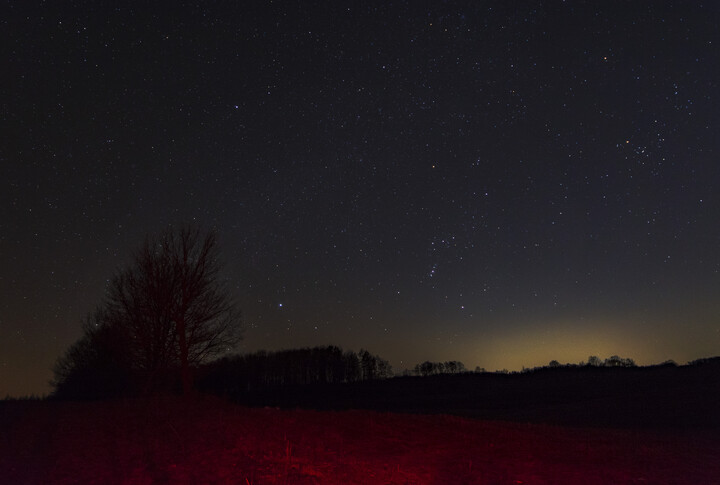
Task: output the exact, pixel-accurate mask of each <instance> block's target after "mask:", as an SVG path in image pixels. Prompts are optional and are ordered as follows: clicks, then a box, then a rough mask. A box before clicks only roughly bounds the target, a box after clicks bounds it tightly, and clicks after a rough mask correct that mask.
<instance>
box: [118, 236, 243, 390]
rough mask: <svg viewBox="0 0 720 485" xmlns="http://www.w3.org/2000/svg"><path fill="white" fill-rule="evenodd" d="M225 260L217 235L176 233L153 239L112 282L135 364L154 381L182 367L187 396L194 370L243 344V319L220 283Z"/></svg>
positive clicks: (119, 321) (183, 383) (148, 241)
mask: <svg viewBox="0 0 720 485" xmlns="http://www.w3.org/2000/svg"><path fill="white" fill-rule="evenodd" d="M218 256H219V251H218V246H217V236H216V234H215V233H214V232H212V231H210V232H208V233H206V234H205V235H202V234H201V233H200V231H199V230H198V229H196V228H190V227H183V228H180V229H179V230H177V231H173V230H172V229H168V230H166V231H164V232H163V233H162V234H161V235H160V236H159V237H157V238H149V237H148V238H146V240H145V244H144V245H143V246H142V247H141V249H140V250H139V251H138V252H137V253H136V255H135V259H134V262H133V264H131V265H130V266H128V267H126V268H125V269H123V270H122V271H120V272H119V273H118V274H117V275H116V276H115V277H114V278H113V280H112V281H111V283H110V290H109V296H108V301H107V307H108V312H109V318H110V321H111V324H112V325H113V326H117V327H119V328H122V329H124V330H125V331H126V332H127V333H128V334H129V335H130V338H131V341H132V342H133V344H132V346H131V348H130V349H128V350H130V351H131V354H132V357H133V359H134V362H136V363H137V364H138V365H139V366H140V367H141V369H143V370H144V371H145V372H146V373H147V374H148V375H149V376H150V377H152V376H154V375H155V374H157V373H158V372H162V371H164V370H166V369H168V368H170V367H172V366H173V365H177V364H179V366H180V373H181V379H182V388H183V393H184V394H188V393H189V392H190V391H191V387H192V374H191V367H194V366H197V365H198V364H200V363H201V362H203V361H204V360H206V359H207V358H208V357H210V356H213V355H216V354H218V353H222V352H224V351H227V350H229V349H230V348H232V347H233V346H234V345H235V343H236V342H237V341H238V339H239V329H240V319H239V313H238V312H237V310H236V306H235V303H234V302H233V300H232V299H231V298H230V296H229V294H228V293H227V291H226V290H225V288H224V287H223V286H222V284H221V283H220V281H219V272H220V263H219V258H218Z"/></svg>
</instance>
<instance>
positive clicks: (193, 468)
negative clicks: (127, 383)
mask: <svg viewBox="0 0 720 485" xmlns="http://www.w3.org/2000/svg"><path fill="white" fill-rule="evenodd" d="M0 412H1V413H2V414H0V436H1V437H0V477H2V478H0V481H2V482H3V483H138V484H146V483H147V484H150V483H216V484H220V483H228V484H229V483H233V484H237V483H240V484H246V485H260V484H314V483H330V484H333V483H342V484H366V483H390V484H438V483H448V484H462V483H466V484H518V483H526V484H563V483H566V484H578V483H583V484H626V483H627V484H630V483H647V484H678V483H705V484H710V483H720V478H719V477H720V458H718V457H720V439H718V437H717V436H716V435H715V434H714V433H713V432H710V431H708V432H700V431H697V430H696V431H677V430H675V431H650V430H642V431H637V430H604V429H591V428H589V429H584V428H564V427H556V426H546V425H537V424H534V425H531V424H521V423H509V422H489V421H475V420H471V419H464V418H458V417H451V416H426V415H405V414H391V413H375V412H369V411H345V412H316V411H302V410H295V411H281V410H276V409H248V408H244V407H239V406H235V405H232V404H229V403H225V402H222V401H219V400H216V399H210V398H203V399H197V400H194V401H192V402H184V401H181V400H179V399H173V398H162V399H150V400H135V401H123V402H119V401H118V402H109V403H108V402H106V403H60V402H26V403H21V402H18V403H0Z"/></svg>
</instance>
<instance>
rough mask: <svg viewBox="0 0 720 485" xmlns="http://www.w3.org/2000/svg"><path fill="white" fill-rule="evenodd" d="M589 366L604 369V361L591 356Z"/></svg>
mask: <svg viewBox="0 0 720 485" xmlns="http://www.w3.org/2000/svg"><path fill="white" fill-rule="evenodd" d="M587 365H589V366H591V367H602V365H603V361H602V360H600V357H598V356H597V355H591V356H590V357H588V361H587Z"/></svg>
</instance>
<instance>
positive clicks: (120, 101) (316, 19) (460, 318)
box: [0, 1, 720, 395]
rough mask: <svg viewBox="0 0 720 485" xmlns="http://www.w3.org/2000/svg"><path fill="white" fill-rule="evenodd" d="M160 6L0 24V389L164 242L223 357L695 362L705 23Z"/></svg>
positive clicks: (544, 5) (498, 363)
mask: <svg viewBox="0 0 720 485" xmlns="http://www.w3.org/2000/svg"><path fill="white" fill-rule="evenodd" d="M33 3H35V5H33ZM181 3H182V2H177V5H178V6H176V7H175V8H173V9H167V10H166V9H161V8H160V7H159V6H158V7H153V6H145V5H141V4H139V3H138V4H136V5H137V6H128V4H123V5H120V6H118V7H109V6H103V5H99V4H97V2H89V1H88V2H80V1H75V2H63V3H62V4H52V3H50V4H48V3H42V4H40V3H36V2H13V3H11V5H10V6H9V7H8V8H7V9H6V15H4V16H3V17H4V20H3V26H2V27H3V28H2V29H1V31H2V34H0V35H2V38H1V39H0V40H1V42H0V46H1V47H0V49H1V50H2V57H1V59H2V71H3V72H4V74H3V75H2V78H1V80H0V83H1V86H0V87H1V88H2V89H0V93H1V94H0V96H1V98H0V114H1V116H0V123H2V133H3V136H2V140H1V141H0V163H1V164H2V173H3V175H2V177H0V179H1V181H0V188H1V189H2V190H1V191H0V201H1V204H2V212H0V266H1V269H0V394H2V395H4V394H5V393H11V394H24V393H30V392H37V393H41V392H47V391H48V390H49V388H48V386H47V380H48V379H49V378H50V377H51V370H50V369H51V367H52V364H53V363H54V361H55V359H56V358H57V357H58V356H59V355H60V354H61V353H62V352H63V350H64V349H65V348H67V346H68V345H70V344H71V343H72V342H73V341H75V340H76V339H77V338H78V337H79V336H80V331H81V328H80V320H81V318H82V317H83V316H84V315H85V314H87V313H88V312H90V311H91V310H93V308H94V307H95V306H96V305H97V304H98V303H99V302H100V301H101V299H102V296H103V291H104V285H105V283H106V281H107V279H108V278H110V277H111V276H112V274H113V271H114V270H115V269H116V268H117V267H118V265H120V264H124V263H127V262H128V261H129V259H130V257H131V254H132V250H133V248H134V247H136V246H138V245H139V244H140V243H141V242H142V240H143V238H144V237H145V234H147V233H156V232H158V231H160V230H161V229H162V228H164V227H166V226H167V225H168V224H181V223H186V222H196V223H198V224H200V225H202V226H204V227H213V228H217V229H218V230H219V232H220V237H221V249H222V253H223V256H224V259H225V261H226V272H225V277H227V278H228V280H229V283H230V287H231V288H232V289H233V291H234V292H235V295H236V296H237V297H238V299H239V300H240V302H241V306H242V308H243V310H244V315H245V321H246V326H247V330H246V332H245V338H244V341H243V343H242V346H241V348H240V349H239V350H240V351H243V352H244V351H252V350H256V349H261V348H264V349H279V348H290V347H299V346H309V345H321V344H336V345H340V346H342V347H344V348H346V349H353V350H359V349H360V347H365V348H368V349H370V350H371V351H372V352H374V353H378V354H380V355H381V356H382V357H384V358H386V359H388V360H390V361H391V363H392V364H393V366H394V367H395V368H396V369H402V368H404V367H412V366H414V365H415V364H416V363H418V362H421V361H423V360H427V359H430V360H449V359H457V360H461V361H463V362H464V363H465V364H466V366H467V367H469V368H474V367H475V366H476V365H477V366H481V367H486V368H488V369H499V368H509V369H520V368H521V367H522V366H528V367H530V366H534V365H541V364H546V363H547V362H548V361H550V360H551V359H557V360H559V361H561V362H566V361H569V362H578V361H580V360H583V359H586V358H587V356H588V355H590V354H596V355H600V356H601V357H607V356H609V355H611V354H620V355H623V356H627V357H632V358H634V359H636V360H637V361H638V362H639V363H652V362H661V361H663V360H666V359H675V360H677V361H679V362H685V361H687V360H690V359H694V358H698V357H703V356H708V355H717V354H718V353H720V303H718V294H719V293H720V251H719V249H720V224H718V223H717V221H718V220H720V217H719V216H720V200H719V199H718V193H719V192H720V191H719V190H718V187H719V186H720V163H718V160H717V153H718V148H720V147H719V144H720V141H719V139H718V136H717V133H718V129H719V128H720V124H719V123H718V121H719V119H718V116H719V113H720V105H719V102H718V92H720V90H719V89H718V83H719V81H718V80H720V72H719V71H720V54H719V52H720V51H719V50H718V44H720V35H719V33H720V27H719V26H720V15H719V12H720V8H719V7H718V6H716V5H715V4H714V3H713V2H706V3H704V4H700V3H697V2H691V3H687V2H667V1H653V2H643V1H640V2H619V1H610V2H600V3H598V2H582V1H568V2H559V1H557V2H553V1H547V2H540V1H537V2H530V1H526V2H511V3H510V2H504V1H472V2H412V1H404V2H385V1H383V2H363V3H362V4H357V3H355V2H328V3H327V4H321V3H317V2H306V1H302V2H255V3H253V2H238V3H237V4H236V5H234V6H232V5H229V4H225V3H222V2H207V4H206V5H183V6H181Z"/></svg>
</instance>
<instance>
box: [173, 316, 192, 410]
mask: <svg viewBox="0 0 720 485" xmlns="http://www.w3.org/2000/svg"><path fill="white" fill-rule="evenodd" d="M177 333H178V346H179V351H180V377H181V379H182V391H183V396H189V395H190V393H191V392H192V376H191V375H190V363H189V362H188V344H187V338H186V336H185V320H184V319H182V318H180V319H178V322H177Z"/></svg>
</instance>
